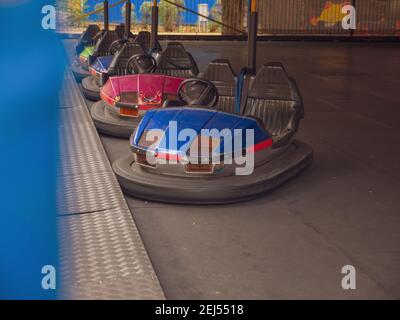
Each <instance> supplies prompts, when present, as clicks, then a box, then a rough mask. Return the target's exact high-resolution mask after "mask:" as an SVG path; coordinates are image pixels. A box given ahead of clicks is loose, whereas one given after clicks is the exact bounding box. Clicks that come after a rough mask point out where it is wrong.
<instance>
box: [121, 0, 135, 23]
mask: <svg viewBox="0 0 400 320" xmlns="http://www.w3.org/2000/svg"><path fill="white" fill-rule="evenodd" d="M125 11H126V6H125V4H123V5H122V7H121V16H122V21H125ZM136 20H137V16H136V7H135V4H134V3H132V11H131V21H132V24H134V23H135V21H136Z"/></svg>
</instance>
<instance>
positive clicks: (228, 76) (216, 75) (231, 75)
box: [203, 59, 236, 96]
mask: <svg viewBox="0 0 400 320" xmlns="http://www.w3.org/2000/svg"><path fill="white" fill-rule="evenodd" d="M235 77H236V75H235V72H234V71H233V69H232V66H231V63H230V62H229V60H226V59H216V60H213V61H211V62H210V64H209V65H208V66H207V69H206V71H205V72H204V74H203V78H205V79H207V80H209V81H211V82H212V83H213V84H214V85H215V86H216V87H217V89H218V93H219V95H221V96H234V95H235V85H236V80H235Z"/></svg>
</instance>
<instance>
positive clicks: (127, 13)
mask: <svg viewBox="0 0 400 320" xmlns="http://www.w3.org/2000/svg"><path fill="white" fill-rule="evenodd" d="M131 13H132V3H131V1H130V0H128V1H127V2H126V5H125V39H128V38H129V33H130V32H131V19H132V14H131Z"/></svg>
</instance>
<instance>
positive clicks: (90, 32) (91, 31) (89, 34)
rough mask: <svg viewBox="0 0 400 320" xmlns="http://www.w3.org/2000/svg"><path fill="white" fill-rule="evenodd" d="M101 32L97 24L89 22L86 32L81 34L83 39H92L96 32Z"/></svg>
mask: <svg viewBox="0 0 400 320" xmlns="http://www.w3.org/2000/svg"><path fill="white" fill-rule="evenodd" d="M99 32H100V28H99V26H98V25H97V24H89V25H88V27H87V28H86V30H85V32H84V33H83V34H82V36H81V40H84V41H85V40H86V41H87V40H90V39H92V38H93V37H94V36H95V35H96V34H98V33H99Z"/></svg>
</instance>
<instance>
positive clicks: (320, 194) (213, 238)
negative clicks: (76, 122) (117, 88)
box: [102, 42, 400, 299]
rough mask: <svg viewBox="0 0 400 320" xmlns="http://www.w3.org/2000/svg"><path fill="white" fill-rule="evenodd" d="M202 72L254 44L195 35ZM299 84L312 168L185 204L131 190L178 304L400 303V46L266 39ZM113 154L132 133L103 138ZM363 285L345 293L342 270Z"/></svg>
mask: <svg viewBox="0 0 400 320" xmlns="http://www.w3.org/2000/svg"><path fill="white" fill-rule="evenodd" d="M184 45H185V47H186V48H187V49H188V50H189V51H191V52H192V54H193V56H194V57H195V59H196V61H197V62H198V64H199V67H200V69H201V70H204V68H205V67H206V65H207V63H208V62H209V61H211V60H212V59H215V58H228V59H230V60H231V62H232V65H233V67H234V69H235V70H236V71H239V69H240V68H241V67H242V66H244V64H245V61H246V53H245V45H246V44H245V43H241V42H198V43H196V42H185V43H184ZM270 61H281V62H282V63H283V64H284V65H285V66H286V68H287V70H288V72H289V74H290V75H291V76H293V77H294V78H295V79H296V81H297V82H298V85H299V87H300V90H301V93H302V95H303V98H304V104H305V109H306V118H305V119H304V121H303V122H302V125H301V130H300V133H299V135H298V138H299V139H301V140H303V141H304V142H307V143H308V144H310V145H311V146H312V147H313V148H314V151H315V161H314V164H313V166H312V167H311V168H309V169H308V170H307V171H305V172H304V173H302V174H301V175H300V176H298V177H297V178H296V179H295V180H292V181H290V182H289V183H287V184H286V185H284V186H282V187H281V188H279V189H278V190H276V191H274V192H272V193H270V194H268V195H265V196H263V197H262V198H259V199H257V200H254V201H250V202H245V203H241V204H235V205H224V206H208V207H199V206H176V205H168V204H161V203H148V202H145V201H143V200H137V199H133V198H131V197H127V201H128V204H129V207H130V209H131V211H132V215H133V217H134V220H135V222H136V224H137V226H138V228H139V231H140V233H141V236H142V238H143V241H144V244H145V246H146V249H147V250H148V253H149V255H150V258H151V260H152V262H153V264H154V268H155V270H156V272H157V275H158V277H159V279H160V282H161V285H162V287H163V289H164V291H165V294H166V296H167V298H169V299H276V298H283V299H289V298H290V299H292V298H303V299H308V298H322V299H332V298H344V299H348V298H349V299H356V298H400V247H399V245H400V90H399V88H400V45H399V44H383V43H339V42H333V43H330V42H320V43H315V42H314V43H313V42H265V43H260V44H259V50H258V62H259V64H262V63H264V62H270ZM102 141H103V143H104V146H105V149H106V151H107V153H108V155H109V158H110V160H111V161H114V160H116V159H117V158H118V157H120V156H122V155H124V154H126V152H129V144H128V141H126V140H120V139H115V138H110V137H104V136H103V137H102ZM345 265H353V266H354V267H355V268H356V270H357V289H356V290H354V291H345V290H343V289H342V288H341V280H342V277H343V275H342V274H341V269H342V267H343V266H345Z"/></svg>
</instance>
